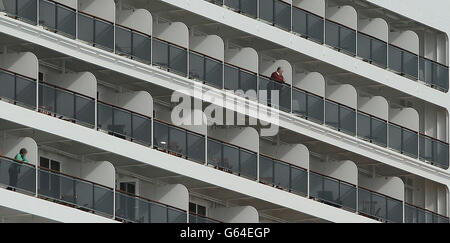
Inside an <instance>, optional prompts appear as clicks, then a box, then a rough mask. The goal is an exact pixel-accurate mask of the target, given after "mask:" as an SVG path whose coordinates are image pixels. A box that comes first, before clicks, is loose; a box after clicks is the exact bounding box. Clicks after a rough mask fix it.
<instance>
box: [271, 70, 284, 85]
mask: <svg viewBox="0 0 450 243" xmlns="http://www.w3.org/2000/svg"><path fill="white" fill-rule="evenodd" d="M270 78H271V79H273V80H275V81H279V82H282V83H284V77H283V75H280V74H278V72H274V73H272V76H270Z"/></svg>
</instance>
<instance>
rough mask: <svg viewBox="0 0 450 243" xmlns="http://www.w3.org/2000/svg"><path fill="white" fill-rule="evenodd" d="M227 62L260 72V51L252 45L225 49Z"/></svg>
mask: <svg viewBox="0 0 450 243" xmlns="http://www.w3.org/2000/svg"><path fill="white" fill-rule="evenodd" d="M225 62H227V63H230V64H233V65H236V66H238V67H241V68H244V69H247V70H250V71H252V72H254V73H257V72H258V53H257V52H256V50H255V49H253V48H250V47H245V48H228V49H225Z"/></svg>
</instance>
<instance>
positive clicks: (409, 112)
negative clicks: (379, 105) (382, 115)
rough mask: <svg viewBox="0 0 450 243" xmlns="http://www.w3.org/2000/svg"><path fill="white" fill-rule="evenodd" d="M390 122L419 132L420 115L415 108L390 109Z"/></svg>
mask: <svg viewBox="0 0 450 243" xmlns="http://www.w3.org/2000/svg"><path fill="white" fill-rule="evenodd" d="M389 121H390V122H392V123H395V124H397V125H400V126H403V127H406V128H409V129H411V130H414V131H419V113H418V112H417V111H416V110H415V109H413V108H410V107H408V108H402V109H397V108H395V109H394V108H389Z"/></svg>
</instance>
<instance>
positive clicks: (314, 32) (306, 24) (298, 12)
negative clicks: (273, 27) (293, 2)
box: [292, 6, 324, 44]
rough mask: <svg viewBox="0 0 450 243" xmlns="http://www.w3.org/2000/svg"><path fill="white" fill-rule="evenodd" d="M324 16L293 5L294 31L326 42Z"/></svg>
mask: <svg viewBox="0 0 450 243" xmlns="http://www.w3.org/2000/svg"><path fill="white" fill-rule="evenodd" d="M323 26H324V20H323V17H321V16H319V15H316V14H313V13H311V12H308V11H306V10H304V9H301V8H299V7H296V6H293V7H292V31H293V32H294V33H296V34H299V35H300V36H303V37H305V38H307V39H310V40H313V41H316V42H319V43H321V44H322V43H324V28H323Z"/></svg>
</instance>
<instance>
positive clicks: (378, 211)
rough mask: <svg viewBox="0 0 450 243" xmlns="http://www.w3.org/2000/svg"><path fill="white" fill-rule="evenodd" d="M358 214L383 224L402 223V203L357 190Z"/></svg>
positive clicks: (367, 191) (360, 189)
mask: <svg viewBox="0 0 450 243" xmlns="http://www.w3.org/2000/svg"><path fill="white" fill-rule="evenodd" d="M358 212H359V213H361V214H363V215H367V216H369V217H373V218H376V219H378V220H381V221H384V222H390V223H402V222H403V203H402V201H400V200H397V199H393V198H391V197H388V196H385V195H382V194H379V193H376V192H372V191H369V190H366V189H363V188H358Z"/></svg>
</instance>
